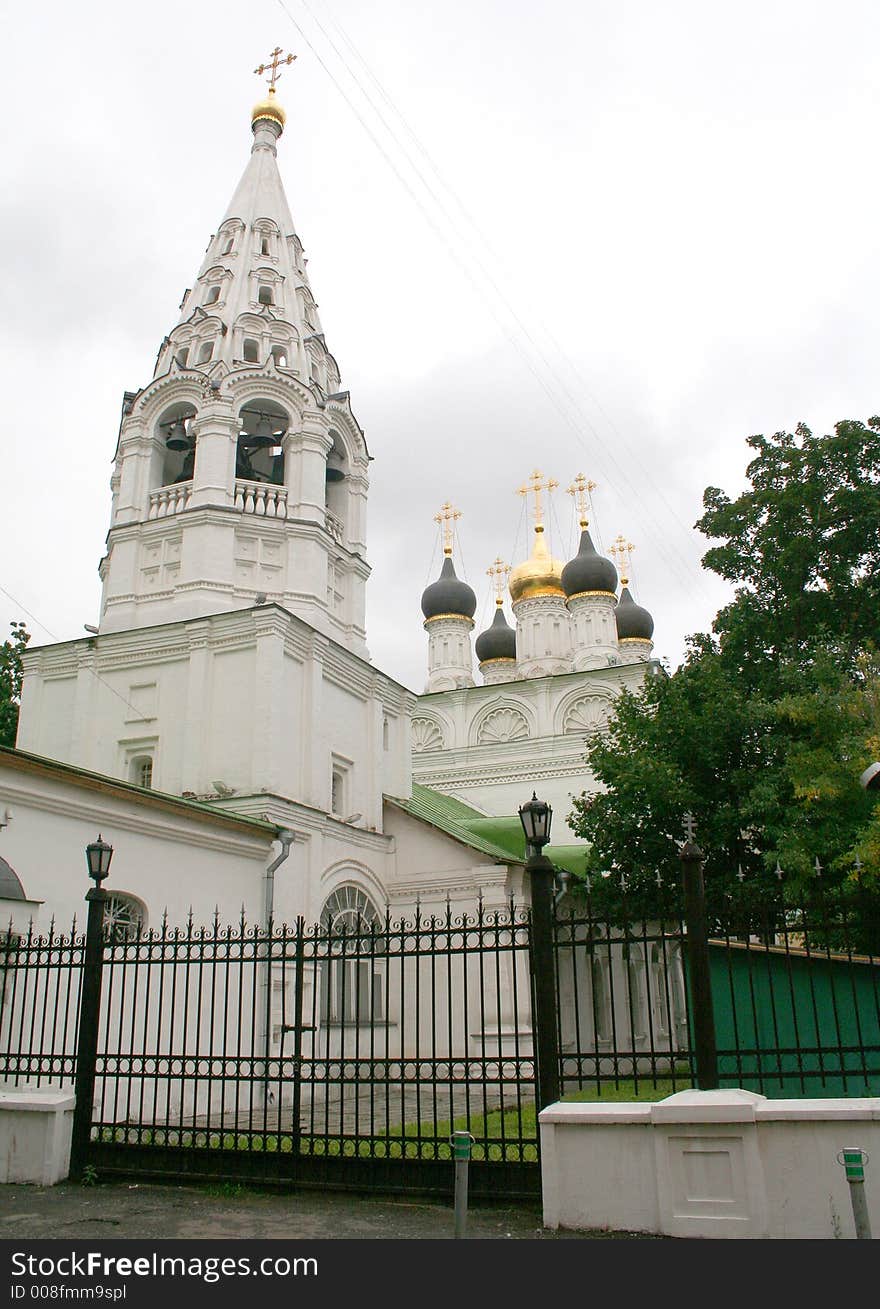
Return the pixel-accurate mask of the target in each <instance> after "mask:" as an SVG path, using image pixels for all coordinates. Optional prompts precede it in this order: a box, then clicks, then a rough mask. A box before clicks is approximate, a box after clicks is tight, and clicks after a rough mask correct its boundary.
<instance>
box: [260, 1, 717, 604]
mask: <svg viewBox="0 0 880 1309" xmlns="http://www.w3.org/2000/svg"><path fill="white" fill-rule="evenodd" d="M278 3H279V5H280V6H281V8H282V9H283V10H284V12H285V13H286V14H287V16H288V18H289V19H290V21H291V22H292V23H293V24H294V26H295V27H296V28H297V31H298V32H299V33H300V35H301V36H302V37H303V39H304V40H306V42H307V44H308V45H309V48H310V49H311V50H312V51H313V53H315V55H316V57H317V58H319V60H320V56H319V55H318V54H317V51H315V48H314V46H313V45H312V44H311V42H309V41H308V38H307V36H306V34H305V32H304V31H303V29H302V27H301V25H300V24H298V23H297V22H296V20H295V19H294V18H293V16H292V15H291V14H290V12H289V10H288V9H287V7H286V5H285V4H284V0H278ZM299 3H300V5H301V6H302V8H303V9H305V11H306V12H307V13H308V14H309V16H310V17H311V19H312V21H313V22H314V23H315V25H316V26H317V27H318V29H319V30H320V32H321V33H322V35H323V36H324V38H325V39H326V41H327V42H328V44H329V45H330V47H331V49H332V50H333V51H334V53H335V54H336V56H337V58H338V59H339V60H340V62H341V63H342V65H343V67H344V68H345V70H346V72H347V73H348V74H349V76H350V77H351V78H352V80H353V81H354V83H355V85H356V86H357V87H358V89H359V91H360V93H361V95H362V96H363V97H364V99H365V100H366V102H367V104H368V105H369V106H370V108H371V109H372V110H373V112H374V113H375V114H376V116H377V117H378V119H379V121H380V122H381V123H382V125H383V126H384V127H385V129H386V131H387V132H388V133H389V135H390V136H391V139H392V140H393V141H394V143H395V145H396V146H397V147H398V149H399V150H400V152H401V153H402V155H403V157H404V159H405V160H406V161H407V163H408V164H409V165H410V167H411V168H412V169H413V170H414V172H415V173H416V176H417V177H418V179H419V181H420V182H421V184H422V186H423V187H424V188H425V190H426V191H427V193H428V195H429V196H430V197H431V199H432V200H433V201H434V203H435V204H436V205H437V206H438V207H439V208H440V209H441V211H442V212H443V213H444V215H445V216H446V217H447V219H449V221H450V222H454V220H453V219H452V216H451V215H450V214H449V211H448V208H447V207H446V205H445V204H444V201H443V198H442V196H441V195H438V194H437V191H436V190H435V189H434V188H433V187H432V186H431V184H430V182H428V181H427V180H426V178H425V177H424V175H423V173H422V171H421V169H420V167H419V165H418V164H417V163H416V162H415V161H414V160H413V159H412V157H411V155H410V154H409V152H408V151H407V149H406V147H405V146H404V145H403V143H402V142H401V141H400V138H399V136H398V135H397V133H396V132H395V131H394V129H393V127H392V126H391V125H390V124H389V122H388V119H387V118H386V117H385V115H384V114H383V113H382V111H381V109H379V108H378V107H377V106H376V104H375V102H374V101H373V99H372V97H371V96H370V94H369V92H368V91H367V90H366V89H365V87H364V85H363V83H362V82H361V80H360V78H359V77H358V76H357V74H356V72H355V71H354V70H353V69H352V67H351V64H350V63H349V62H348V60H347V59H346V58H345V56H344V55H343V54H342V52H341V51H340V50H339V47H338V46H337V44H336V43H335V41H334V40H333V38H332V36H331V35H330V33H329V32H328V31H327V29H326V27H325V26H324V25H323V24H322V23H321V21H320V19H319V18H318V17H317V15H316V14H315V12H314V10H313V9H312V7H311V6H310V5H309V3H308V0H299ZM325 8H326V5H325ZM328 15H329V18H330V21H331V22H332V23H333V26H334V27H335V28H336V30H337V31H338V32H339V34H340V37H341V39H342V40H343V41H344V43H345V44H346V45H347V47H348V48H349V49H350V50H351V52H352V54H353V55H354V57H355V58H356V59H357V61H358V62H359V64H360V65H361V66H362V67H363V68H364V70H365V72H366V73H367V75H368V77H369V78H370V80H371V82H372V83H373V84H374V86H375V87H376V88H377V91H378V93H379V95H380V96H381V97H382V99H383V101H384V102H385V103H386V104H387V105H388V107H389V109H390V110H391V111H392V113H393V114H394V115H395V117H396V118H397V119H398V120H399V122H400V123H401V125H402V126H403V128H404V130H405V131H406V133H407V135H408V136H409V138H410V139H411V140H412V142H413V144H414V146H415V148H416V149H417V150H418V152H419V154H420V155H421V156H422V157H423V158H424V160H425V162H426V164H427V166H428V168H429V169H430V170H431V172H432V173H433V175H434V177H435V178H436V179H437V181H438V183H439V184H440V186H441V187H442V188H443V189H444V190H445V191H446V192H447V193H448V194H449V196H450V197H451V199H452V201H453V202H454V204H455V206H456V207H457V209H458V210H459V211H460V213H461V214H462V216H463V218H464V219H465V221H466V223H467V224H468V226H469V227H470V228H471V229H472V231H473V232H474V233H475V235H476V237H477V238H478V240H479V242H480V243H481V244H482V246H483V247H484V249H486V251H487V252H488V254H489V255H490V257H491V258H493V259H494V260H495V261H496V262H500V261H499V260H498V256H497V252H496V251H495V250H494V248H493V247H492V246H491V244H490V243H489V241H488V239H487V238H486V236H485V234H484V233H483V232H482V230H481V228H480V227H479V225H478V224H477V222H476V221H475V219H474V218H473V216H472V215H471V214H470V212H469V210H468V209H467V207H466V206H465V205H464V203H463V202H462V200H461V199H460V197H459V196H458V195H457V193H456V192H455V190H454V188H453V187H452V186H451V185H450V184H449V183H448V182H447V181H446V180H445V178H444V177H443V176H442V174H441V173H440V171H439V169H438V168H437V166H436V164H435V163H434V161H433V159H432V158H431V155H430V154H429V152H428V151H427V149H426V148H425V146H424V145H423V144H422V142H421V141H420V140H419V138H418V136H417V135H416V133H415V132H414V130H413V129H412V127H411V126H410V124H409V123H408V121H407V120H406V118H405V117H404V115H403V114H402V113H401V111H400V109H399V108H398V107H397V105H396V104H395V103H394V101H393V100H392V99H391V97H390V96H389V94H388V92H387V91H386V90H385V88H384V86H383V85H382V83H381V82H380V81H379V79H378V78H377V77H376V75H375V74H374V73H373V71H372V69H371V68H370V66H369V64H368V63H367V61H366V60H365V59H364V57H363V56H362V55H361V53H360V51H359V50H358V49H357V47H356V46H355V44H354V43H353V41H352V40H351V38H350V37H349V36H348V34H347V33H346V32H345V29H344V28H343V27H342V25H341V24H340V23H339V22H338V20H336V19H335V18H334V17H333V15H332V14H330V13H329V10H328ZM320 62H321V64H322V67H323V68H324V69H325V71H326V72H327V73H328V75H329V76H330V77H331V80H333V82H334V85H336V86H337V89H339V90H340V91H341V93H342V94H343V96H344V97H345V99H346V101H347V103H348V104H349V105H350V107H352V108H354V106H353V105H352V103H351V100H350V99H349V98H348V97H347V96H346V95H345V93H344V92H342V89H341V87H339V84H338V82H337V81H336V79H335V78H333V76H332V74H331V73H330V70H329V69H328V68H327V65H326V64H325V63H324V62H323V60H320ZM355 112H356V113H357V111H356V110H355ZM358 117H359V120H360V121H361V123H362V125H364V126H365V127H366V124H365V123H364V120H363V117H362V116H361V115H360V114H358ZM367 130H368V131H369V129H367ZM370 135H371V136H372V137H373V139H374V141H375V140H376V138H375V136H373V134H372V133H370ZM380 148H381V147H380ZM383 155H384V157H385V158H386V160H387V159H388V155H387V153H386V152H385V151H384V150H383ZM389 162H390V161H389ZM392 166H393V165H392ZM394 171H395V173H396V175H397V176H398V178H399V179H400V173H399V170H397V169H396V168H394ZM400 180H402V179H400ZM407 190H408V191H409V194H410V195H411V197H412V198H413V199H414V200H415V201H416V203H417V204H418V205H419V208H420V209H422V212H423V213H425V210H424V207H423V206H422V205H421V203H420V201H418V199H417V198H416V197H415V195H414V193H413V192H412V190H411V189H410V188H408V187H407ZM425 216H426V217H428V215H427V214H426V215H425ZM429 221H430V219H429ZM431 225H432V227H434V230H435V231H437V232H438V234H439V229H437V227H436V225H435V224H433V223H431ZM458 235H459V238H461V232H460V230H459V232H458ZM444 243H445V244H446V246H447V249H449V250H450V252H451V253H452V254H453V257H454V258H455V261H456V263H457V264H458V266H459V268H460V269H462V271H464V272H465V273H466V275H467V276H468V279H469V280H470V282H471V284H472V285H473V286H474V288H475V289H476V290H477V291H478V293H479V294H480V295H481V298H482V299H483V300H484V302H485V303H487V307H488V308H489V309H490V312H492V315H493V317H494V318H495V321H496V323H498V324H499V326H501V327H502V330H503V331H505V334H506V335H507V336H508V340H510V342H511V344H513V345H514V346H515V348H517V350H518V353H520V355H521V357H523V358H526V356H525V355H524V354H523V351H522V350H521V349H520V348H519V346H518V344H517V343H516V342H514V341H513V339H512V338H511V337H510V336H509V334H508V333H507V329H506V326H505V325H504V324H502V323H501V322H500V320H499V319H498V316H497V314H496V313H495V311H494V308H493V306H491V305H489V304H488V302H487V301H486V297H485V294H484V292H483V290H482V288H480V287H479V285H478V283H477V282H476V281H475V279H474V278H473V276H472V274H471V273H470V270H468V269H467V268H466V267H465V265H464V264H463V262H462V260H461V259H460V258H459V257H458V254H457V251H456V250H454V249H453V248H452V247H451V246H450V245H449V243H448V242H445V240H444ZM471 257H472V258H473V259H474V261H475V263H476V264H477V267H478V269H479V271H480V273H481V274H482V276H483V277H484V278H485V280H486V282H487V283H488V284H489V286H490V287H491V288H492V290H493V292H494V293H495V295H496V296H497V297H498V299H499V300H500V302H501V304H502V305H503V306H504V308H505V309H506V311H507V312H508V313H509V315H510V316H511V318H512V319H513V321H514V322H515V324H516V326H517V328H518V329H519V330H520V332H521V333H522V334H523V335H524V337H525V339H526V340H527V341H528V342H529V344H530V345H531V346H532V347H533V348H534V350H535V351H536V353H537V354H538V357H539V358H540V360H541V363H542V364H543V365H544V367H545V368H546V369H547V371H548V372H549V373H550V375H551V377H552V378H553V379H554V381H555V382H556V384H557V386H558V387H559V388H560V389H561V391H562V393H563V395H564V396H565V397H566V399H567V400H568V402H569V404H570V405H571V406H572V408H573V409H574V410H575V415H576V417H577V418H580V420H581V423H583V424H584V425H585V426H586V427H587V428H588V429H589V431H590V432H591V433H592V435H593V437H594V438H595V440H596V442H597V443H598V445H599V447H600V449H601V451H602V453H603V454H604V456H605V457H606V458H607V459H608V460H609V461H610V463H611V465H612V466H613V467H614V468H615V470H616V471H617V473H618V475H619V477H620V479H621V480H622V481H623V482H624V483H625V484H626V485H627V486H628V487H629V489H630V491H631V492H632V494H633V495H634V497H635V498H636V499H637V500H638V501H639V502H640V504H641V506H642V512H643V515H644V516H645V517H646V518H647V520H648V521H649V522H650V523H652V524H653V526H654V528H655V529H656V531H657V533H658V535H657V537H656V538H655V545H656V546H657V547H658V549H659V551H660V553H661V554H663V555H664V556H665V557H666V559H667V562H668V563H670V565H671V566H672V567H673V568H674V569H675V571H676V572H677V573H678V576H679V577H680V579H681V580H682V581H684V582H685V584H686V585H691V584H692V576H696V577H697V578H698V581H699V584H700V586H701V588H702V589H703V590H704V591H706V594H707V595H708V594H709V592H708V590H707V588H706V585H705V581H704V579H703V574H702V570H701V569H699V568H698V567H696V565H695V564H694V563H693V560H691V559H689V558H688V557H687V556H686V555H683V554H681V553H680V552H678V551H677V550H675V548H674V547H672V550H673V553H672V555H670V553H669V551H668V549H667V540H666V537H665V535H664V534H663V530H662V528H661V527H660V524H659V523H658V522H657V520H656V518H655V517H654V515H653V513H652V511H651V509H650V508H649V507H648V505H647V503H646V502H645V500H644V498H643V497H642V495H641V493H640V492H639V490H638V487H637V486H636V485H635V484H634V483H633V481H632V479H631V478H630V477H629V474H628V472H627V471H626V469H625V468H624V467H622V466H621V464H620V463H619V462H618V460H617V459H616V457H615V455H614V453H613V451H612V450H610V449H608V448H607V447H606V446H605V443H604V442H603V441H602V438H601V437H600V435H599V433H598V432H597V431H596V428H595V426H594V425H593V423H592V422H591V420H590V419H589V417H588V415H587V414H586V413H585V412H584V410H583V408H582V405H581V403H580V400H579V399H578V397H577V396H576V395H574V394H573V393H572V391H571V390H570V388H569V387H568V385H567V384H566V382H565V380H564V378H563V377H562V376H561V375H560V374H559V373H558V372H557V370H556V369H555V367H554V365H553V362H552V360H550V359H549V358H548V357H547V355H546V353H545V351H544V350H543V349H542V347H541V345H540V344H539V343H538V342H537V341H536V340H535V338H534V336H533V334H532V333H531V331H530V330H529V328H528V326H527V324H526V323H525V322H523V320H522V318H521V316H520V315H519V313H518V311H517V310H516V308H515V306H514V305H512V304H511V302H510V300H509V299H508V297H507V295H506V294H505V292H504V290H503V289H502V288H501V287H500V286H499V284H498V281H497V279H496V278H495V277H494V276H493V275H492V273H491V272H490V271H489V270H488V269H487V268H486V266H485V264H484V263H483V262H482V260H481V259H480V258H479V256H478V255H476V254H474V253H473V251H471ZM539 324H540V326H541V327H542V329H543V331H544V332H545V333H546V335H547V338H548V340H549V341H550V343H551V344H552V345H553V347H554V349H555V350H556V351H557V353H558V354H559V355H560V357H561V358H562V359H563V360H564V362H565V363H566V364H567V365H568V367H569V368H570V369H571V371H572V373H573V374H574V375H575V377H576V378H577V379H578V381H579V382H580V384H581V386H582V387H583V389H584V391H585V392H586V394H587V396H588V398H589V399H590V400H591V401H592V403H594V404H595V406H596V408H597V409H598V410H599V412H600V413H601V414H602V417H603V418H604V420H605V422H606V423H608V425H609V427H610V428H611V429H612V431H613V433H614V435H615V437H616V438H617V441H618V442H619V444H620V445H621V446H623V447H625V448H626V447H629V449H630V453H633V450H632V447H631V446H630V443H629V442H628V441H627V440H626V438H625V437H624V436H622V434H621V433H620V432H619V430H618V429H617V427H616V425H615V424H614V422H613V420H612V419H611V418H610V416H609V415H608V414H607V412H606V411H605V409H604V408H603V406H602V405H601V403H600V402H599V400H598V399H597V398H596V397H595V396H594V395H593V394H592V393H591V391H590V389H589V385H588V383H587V381H586V379H585V378H584V375H583V373H582V371H581V370H580V369H579V368H578V366H577V365H576V364H574V363H573V361H572V360H570V359H569V358H568V356H567V355H566V353H565V351H564V349H563V347H562V346H561V345H560V344H559V342H558V341H557V340H556V338H555V337H554V336H553V334H552V332H551V331H550V329H549V328H548V327H547V326H546V325H545V324H544V323H543V322H542V321H541V320H540V319H539ZM526 362H527V363H528V365H529V368H530V371H531V372H532V373H533V375H534V376H535V377H536V379H537V380H538V381H539V382H540V384H541V385H542V388H543V389H544V390H545V392H546V393H547V394H548V397H549V398H550V399H551V401H552V403H553V404H554V406H555V408H556V409H557V411H558V412H559V413H560V415H561V416H562V417H563V418H564V419H565V420H566V421H567V422H568V424H569V426H571V427H572V429H573V430H574V432H575V434H576V436H577V438H578V441H579V442H580V444H581V445H583V447H584V449H585V450H587V451H588V452H589V453H592V451H591V450H590V447H589V446H588V444H587V442H586V441H585V439H584V435H583V432H582V431H581V428H580V425H579V424H578V423H577V422H576V421H574V420H573V417H572V415H570V414H569V413H568V412H567V411H566V410H565V409H564V408H563V407H562V406H561V405H560V404H559V402H558V397H557V396H555V395H553V394H552V393H551V392H550V391H549V389H548V388H547V387H546V385H545V383H544V380H543V379H542V378H541V377H540V376H539V375H538V374H537V373H536V372H535V369H534V368H533V367H532V366H531V361H530V360H528V359H527V358H526ZM653 494H654V496H655V498H656V499H657V500H659V501H660V502H661V503H662V504H663V505H664V507H665V508H666V510H667V512H668V513H669V515H670V517H671V518H672V520H673V522H674V523H675V525H676V527H678V528H680V529H681V530H682V531H684V532H685V533H687V531H688V529H687V528H686V527H685V524H684V523H683V522H682V520H681V519H680V517H679V516H678V514H677V513H676V511H675V510H674V508H673V507H672V505H671V504H670V503H669V501H668V499H667V498H666V497H665V495H664V493H663V491H662V488H658V487H656V486H655V487H654V488H653ZM688 539H689V540H690V539H691V538H690V536H688ZM680 563H683V564H684V567H685V572H684V573H682V572H681V571H680V570H679V564H680Z"/></svg>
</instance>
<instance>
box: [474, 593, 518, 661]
mask: <svg viewBox="0 0 880 1309" xmlns="http://www.w3.org/2000/svg"><path fill="white" fill-rule="evenodd" d="M474 649H475V651H476V653H477V659H478V660H479V662H480V663H481V664H484V663H486V661H487V660H489V659H516V632H515V630H514V629H513V628H512V627H511V626H510V624H509V623H508V621H507V619H506V618H505V617H504V610H503V609H502V608H501V607H500V606H499V607H498V608H497V609H496V610H495V617H494V618H493V619H492V625H491V627H487V628H486V630H485V632H481V633H480V635H479V636H478V637H477V639H476V641H475V642H474Z"/></svg>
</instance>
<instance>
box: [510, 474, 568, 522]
mask: <svg viewBox="0 0 880 1309" xmlns="http://www.w3.org/2000/svg"><path fill="white" fill-rule="evenodd" d="M558 485H559V483H558V482H557V481H555V480H554V479H553V478H552V477H548V478H547V480H546V482H545V481H544V474H543V473H542V472H541V471H540V469H538V468H536V469H535V471H534V472H533V473H532V474H531V475H530V476H529V478H528V479H527V481H525V482H523V484H522V486H521V487H519V489H518V490H517V495H521V496H527V495H533V496H534V497H535V531H536V532H543V530H544V509H543V506H542V504H541V492H542V491H547V492H548V493H549V492H550V491H554V490H555V489H556V487H557V486H558Z"/></svg>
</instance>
